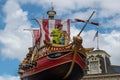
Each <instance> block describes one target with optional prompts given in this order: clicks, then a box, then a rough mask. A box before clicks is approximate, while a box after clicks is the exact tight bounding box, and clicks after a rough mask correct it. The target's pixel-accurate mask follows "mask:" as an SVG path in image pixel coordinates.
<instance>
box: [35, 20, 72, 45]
mask: <svg viewBox="0 0 120 80" xmlns="http://www.w3.org/2000/svg"><path fill="white" fill-rule="evenodd" d="M35 20H36V21H37V22H38V24H39V25H40V30H41V33H40V35H41V38H40V46H42V45H44V43H43V41H44V40H46V41H48V42H50V41H52V38H51V37H50V33H51V31H52V30H53V29H55V28H56V26H57V24H58V23H61V24H62V25H63V29H62V30H64V31H66V32H67V33H68V34H69V35H70V20H69V19H68V20H61V19H54V20H49V19H35Z"/></svg>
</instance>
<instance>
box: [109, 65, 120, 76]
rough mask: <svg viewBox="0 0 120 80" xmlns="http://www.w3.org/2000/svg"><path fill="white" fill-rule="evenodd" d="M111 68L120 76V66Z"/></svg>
mask: <svg viewBox="0 0 120 80" xmlns="http://www.w3.org/2000/svg"><path fill="white" fill-rule="evenodd" d="M111 67H112V68H113V69H114V70H115V72H116V73H118V74H120V66H118V65H111Z"/></svg>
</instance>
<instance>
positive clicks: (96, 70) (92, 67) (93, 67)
mask: <svg viewBox="0 0 120 80" xmlns="http://www.w3.org/2000/svg"><path fill="white" fill-rule="evenodd" d="M90 70H91V71H90V72H91V74H96V73H99V68H98V61H92V62H90Z"/></svg>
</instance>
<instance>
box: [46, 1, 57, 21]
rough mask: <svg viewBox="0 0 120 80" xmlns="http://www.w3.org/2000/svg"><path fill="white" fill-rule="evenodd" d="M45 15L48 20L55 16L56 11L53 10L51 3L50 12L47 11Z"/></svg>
mask: <svg viewBox="0 0 120 80" xmlns="http://www.w3.org/2000/svg"><path fill="white" fill-rule="evenodd" d="M47 14H48V18H49V19H54V16H55V15H56V11H55V10H54V7H53V3H52V2H51V10H48V11H47Z"/></svg>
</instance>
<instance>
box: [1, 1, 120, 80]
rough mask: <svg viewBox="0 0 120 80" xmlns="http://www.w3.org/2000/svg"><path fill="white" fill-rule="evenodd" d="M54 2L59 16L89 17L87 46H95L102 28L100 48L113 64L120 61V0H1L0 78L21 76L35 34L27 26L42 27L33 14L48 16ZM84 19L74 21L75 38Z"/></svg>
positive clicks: (84, 34)
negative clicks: (20, 66)
mask: <svg viewBox="0 0 120 80" xmlns="http://www.w3.org/2000/svg"><path fill="white" fill-rule="evenodd" d="M51 2H52V3H53V6H54V9H55V10H56V12H57V15H56V17H55V18H61V19H66V18H68V19H75V18H79V19H83V20H87V19H88V18H89V16H90V15H91V13H92V12H93V11H95V14H94V15H93V17H92V19H91V20H90V21H93V22H99V23H100V25H99V26H98V27H97V26H95V25H91V24H88V25H87V27H86V28H85V29H84V31H83V32H82V34H81V36H82V38H83V40H84V41H83V46H84V47H94V48H95V49H96V45H97V42H96V40H94V41H93V37H94V35H95V33H96V30H97V28H98V31H99V49H100V50H104V51H106V52H107V53H108V54H109V55H110V56H111V57H110V60H111V64H112V65H120V62H119V59H120V56H119V54H120V5H119V3H120V0H0V80H20V79H19V75H18V73H17V70H18V65H19V63H20V61H21V60H23V58H24V57H25V55H26V54H27V53H28V47H31V46H32V36H31V35H32V34H31V32H29V31H24V29H31V28H39V25H38V24H37V23H36V22H35V21H34V20H32V19H33V18H43V17H44V18H47V15H46V12H47V11H48V10H49V9H50V8H51ZM83 25H84V23H77V22H76V23H72V24H71V38H72V36H75V35H77V34H78V33H79V31H80V29H81V28H82V26H83Z"/></svg>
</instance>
